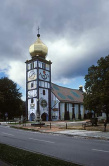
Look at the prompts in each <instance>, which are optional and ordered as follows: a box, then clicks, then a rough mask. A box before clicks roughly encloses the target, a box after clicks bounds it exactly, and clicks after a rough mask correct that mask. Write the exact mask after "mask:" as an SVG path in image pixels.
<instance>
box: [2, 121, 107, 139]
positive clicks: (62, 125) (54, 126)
mask: <svg viewBox="0 0 109 166" xmlns="http://www.w3.org/2000/svg"><path fill="white" fill-rule="evenodd" d="M83 122H84V121H79V122H78V121H77V122H69V121H68V122H67V121H57V122H56V121H51V122H44V123H45V126H41V127H34V126H31V123H26V126H25V124H24V125H23V124H22V125H19V124H18V125H13V126H14V127H16V128H22V129H23V128H24V129H27V130H32V131H36V132H42V133H51V134H61V135H62V134H63V135H67V136H78V137H85V138H96V139H104V140H109V124H108V125H107V131H106V132H103V129H104V126H103V125H102V126H100V125H98V126H97V127H98V128H99V129H100V128H101V131H93V129H94V130H95V129H96V128H97V127H96V126H94V127H92V126H91V127H88V128H86V130H83V127H82V123H83ZM50 123H51V128H50ZM66 124H67V129H66ZM1 125H9V126H10V125H11V124H6V123H2V124H1ZM89 129H91V131H89Z"/></svg>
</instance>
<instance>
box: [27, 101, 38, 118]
mask: <svg viewBox="0 0 109 166" xmlns="http://www.w3.org/2000/svg"><path fill="white" fill-rule="evenodd" d="M36 110H37V101H36V98H33V99H28V119H29V120H31V118H30V115H31V114H32V113H34V115H35V116H36Z"/></svg>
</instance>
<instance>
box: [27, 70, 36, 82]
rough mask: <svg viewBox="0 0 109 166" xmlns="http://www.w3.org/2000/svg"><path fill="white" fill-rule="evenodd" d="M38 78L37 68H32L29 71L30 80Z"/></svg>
mask: <svg viewBox="0 0 109 166" xmlns="http://www.w3.org/2000/svg"><path fill="white" fill-rule="evenodd" d="M34 79H36V72H35V70H31V71H29V72H28V81H31V80H34Z"/></svg>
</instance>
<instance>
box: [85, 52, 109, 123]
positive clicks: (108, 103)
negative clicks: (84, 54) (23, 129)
mask: <svg viewBox="0 0 109 166" xmlns="http://www.w3.org/2000/svg"><path fill="white" fill-rule="evenodd" d="M85 81H86V83H85V90H86V93H84V106H85V108H86V109H88V110H93V111H94V112H96V113H97V112H105V113H106V117H107V120H108V114H109V55H108V56H106V57H105V58H103V57H102V58H100V59H99V60H98V61H97V65H96V66H94V65H92V66H91V67H89V68H88V74H87V75H86V76H85Z"/></svg>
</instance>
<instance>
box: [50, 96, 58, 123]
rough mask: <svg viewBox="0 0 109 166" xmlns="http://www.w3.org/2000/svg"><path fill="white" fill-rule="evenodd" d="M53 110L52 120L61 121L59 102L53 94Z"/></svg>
mask: <svg viewBox="0 0 109 166" xmlns="http://www.w3.org/2000/svg"><path fill="white" fill-rule="evenodd" d="M51 108H52V109H51V118H52V120H59V100H58V99H57V97H56V96H55V95H54V94H53V93H51ZM56 110H57V111H56Z"/></svg>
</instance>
